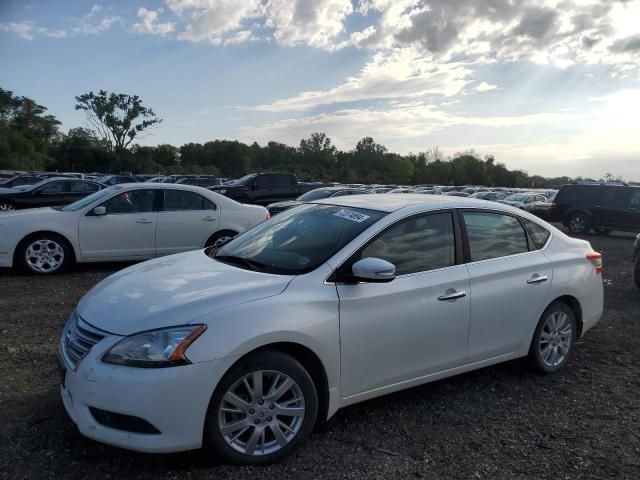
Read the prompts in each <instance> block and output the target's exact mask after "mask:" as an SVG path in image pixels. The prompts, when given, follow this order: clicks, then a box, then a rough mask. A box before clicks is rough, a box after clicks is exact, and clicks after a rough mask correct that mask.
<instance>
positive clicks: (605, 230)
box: [595, 228, 611, 235]
mask: <svg viewBox="0 0 640 480" xmlns="http://www.w3.org/2000/svg"><path fill="white" fill-rule="evenodd" d="M595 231H596V233H597V234H598V235H609V234H610V233H611V230H610V229H608V228H596V229H595Z"/></svg>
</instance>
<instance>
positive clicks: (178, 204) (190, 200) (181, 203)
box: [164, 190, 216, 212]
mask: <svg viewBox="0 0 640 480" xmlns="http://www.w3.org/2000/svg"><path fill="white" fill-rule="evenodd" d="M215 209H216V206H215V204H214V203H213V202H211V201H210V200H208V199H206V198H204V197H203V196H202V195H200V194H197V193H195V192H189V191H186V190H165V191H164V211H165V212H180V211H185V210H215Z"/></svg>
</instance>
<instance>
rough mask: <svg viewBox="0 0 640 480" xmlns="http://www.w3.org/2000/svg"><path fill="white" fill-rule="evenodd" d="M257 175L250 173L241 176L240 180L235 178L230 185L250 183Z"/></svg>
mask: <svg viewBox="0 0 640 480" xmlns="http://www.w3.org/2000/svg"><path fill="white" fill-rule="evenodd" d="M256 176H257V175H256V174H255V173H250V174H249V175H245V176H244V177H242V178H239V179H238V180H234V181H233V182H231V183H230V184H229V185H244V184H245V183H249V182H250V181H251V180H253V179H254V178H255V177H256Z"/></svg>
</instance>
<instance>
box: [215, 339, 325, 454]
mask: <svg viewBox="0 0 640 480" xmlns="http://www.w3.org/2000/svg"><path fill="white" fill-rule="evenodd" d="M317 415H318V396H317V393H316V389H315V386H314V384H313V380H312V379H311V377H310V376H309V373H308V372H307V371H306V370H305V369H304V367H303V366H302V365H301V364H300V363H299V362H298V361H297V360H295V359H294V358H293V357H291V356H289V355H287V354H285V353H282V352H279V351H263V352H259V353H257V354H254V355H252V356H250V357H248V358H246V359H244V360H241V361H240V362H239V363H238V364H236V365H234V366H233V367H232V368H231V370H229V372H227V374H226V375H225V376H224V377H223V379H222V380H221V381H220V383H219V385H218V387H217V388H216V391H215V393H214V395H213V397H212V399H211V403H210V405H209V410H208V412H207V420H206V428H205V445H207V446H209V447H211V448H212V449H213V450H214V451H215V453H217V454H218V455H219V456H220V457H222V459H224V460H226V461H228V462H231V463H236V464H247V465H256V464H264V463H270V462H273V461H275V460H278V459H280V458H282V457H284V456H286V455H288V454H289V453H290V452H291V450H292V449H293V448H294V447H295V446H296V445H297V444H298V443H300V442H301V441H302V440H304V439H305V438H306V437H308V436H309V435H310V433H311V431H312V430H313V427H314V425H315V422H316V418H317Z"/></svg>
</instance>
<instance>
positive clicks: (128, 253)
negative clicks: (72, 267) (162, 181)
mask: <svg viewBox="0 0 640 480" xmlns="http://www.w3.org/2000/svg"><path fill="white" fill-rule="evenodd" d="M155 195H156V190H154V189H137V190H129V191H124V192H120V193H118V194H117V195H116V196H114V197H111V198H110V199H109V200H107V201H106V202H104V203H102V204H101V206H103V207H105V208H106V211H107V214H106V215H94V214H93V210H94V209H91V210H90V211H88V212H87V213H85V214H84V215H82V216H81V217H80V225H79V238H80V251H81V252H82V256H83V257H85V258H87V259H93V260H98V259H100V260H108V259H114V260H115V259H120V260H125V259H131V260H136V259H143V258H151V257H153V256H154V255H155V250H156V225H157V217H158V212H157V211H155V208H154V205H155Z"/></svg>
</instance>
